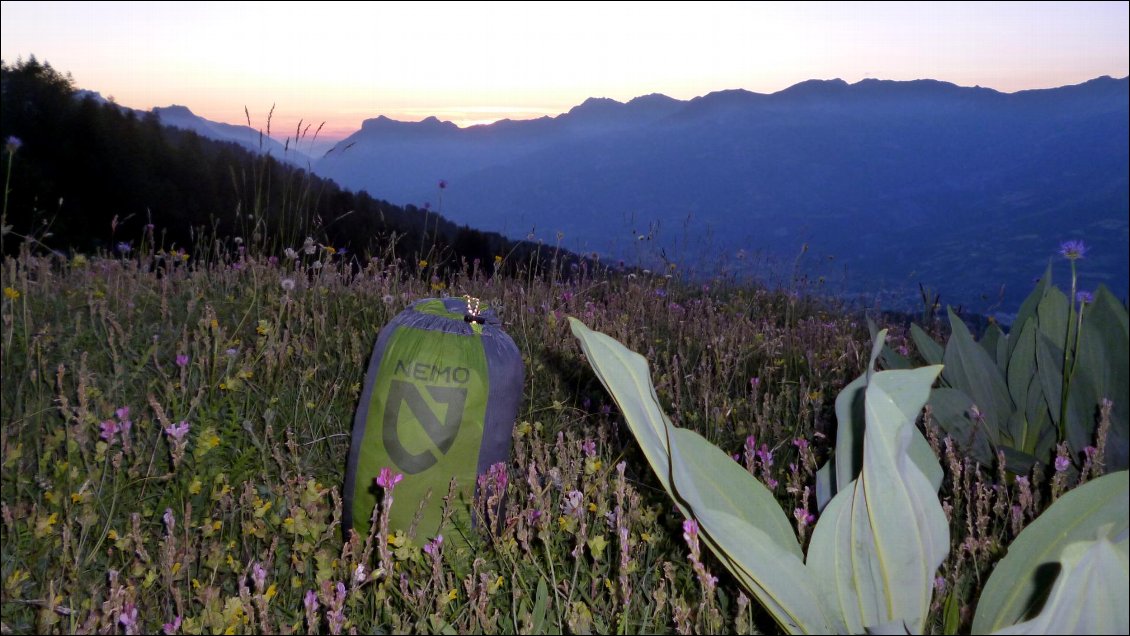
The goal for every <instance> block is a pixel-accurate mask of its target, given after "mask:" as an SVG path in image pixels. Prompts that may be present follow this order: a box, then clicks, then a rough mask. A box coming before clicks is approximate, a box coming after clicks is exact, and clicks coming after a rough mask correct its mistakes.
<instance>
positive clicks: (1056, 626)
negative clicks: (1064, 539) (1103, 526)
mask: <svg viewBox="0 0 1130 636" xmlns="http://www.w3.org/2000/svg"><path fill="white" fill-rule="evenodd" d="M1059 563H1060V567H1061V571H1060V574H1059V576H1058V577H1057V578H1056V581H1055V585H1054V586H1053V587H1052V591H1051V594H1050V596H1049V597H1048V601H1047V603H1045V604H1044V608H1043V609H1042V610H1041V611H1040V613H1039V614H1038V615H1037V616H1036V618H1034V619H1032V620H1030V621H1027V622H1024V623H1020V624H1018V625H1013V626H1012V627H1006V628H1004V629H1001V630H998V631H997V632H994V633H996V634H1126V633H1130V618H1128V615H1127V611H1126V599H1127V597H1130V553H1128V551H1127V539H1126V536H1125V534H1123V536H1122V538H1121V540H1120V541H1117V540H1116V541H1115V542H1112V541H1111V538H1110V537H1107V536H1105V535H1104V536H1100V537H1099V538H1098V539H1097V540H1095V541H1078V542H1076V543H1072V544H1069V545H1067V546H1065V547H1064V548H1063V555H1062V556H1061V557H1060V559H1059Z"/></svg>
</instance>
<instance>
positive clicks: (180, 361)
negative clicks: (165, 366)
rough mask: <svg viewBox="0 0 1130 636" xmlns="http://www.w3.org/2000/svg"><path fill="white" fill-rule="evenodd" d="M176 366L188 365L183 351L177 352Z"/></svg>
mask: <svg viewBox="0 0 1130 636" xmlns="http://www.w3.org/2000/svg"><path fill="white" fill-rule="evenodd" d="M177 366H178V367H186V366H188V356H186V355H184V354H183V353H178V354H177Z"/></svg>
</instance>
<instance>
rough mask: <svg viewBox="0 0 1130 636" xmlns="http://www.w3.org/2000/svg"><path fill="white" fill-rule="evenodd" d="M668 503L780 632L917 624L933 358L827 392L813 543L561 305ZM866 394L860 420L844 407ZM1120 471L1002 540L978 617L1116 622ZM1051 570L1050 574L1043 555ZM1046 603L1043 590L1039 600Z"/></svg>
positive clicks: (932, 524)
mask: <svg viewBox="0 0 1130 636" xmlns="http://www.w3.org/2000/svg"><path fill="white" fill-rule="evenodd" d="M570 323H571V327H572V331H573V334H574V335H575V336H576V337H577V339H578V340H579V341H580V344H581V348H582V350H583V351H584V353H585V355H586V356H587V358H588V361H589V363H590V364H591V365H592V368H593V370H594V371H595V372H596V375H597V377H598V378H599V379H600V380H601V382H602V383H603V384H604V386H605V388H606V389H607V390H608V392H609V393H611V394H612V397H613V398H614V399H615V401H616V403H617V405H618V406H619V407H620V410H621V412H622V413H623V415H624V419H625V420H626V422H627V424H628V426H629V427H630V428H631V430H632V432H633V433H634V435H635V437H636V440H637V441H638V442H639V444H640V446H641V448H642V449H643V452H644V455H645V456H646V457H647V460H648V462H649V464H650V465H651V467H652V469H653V470H654V471H655V473H656V475H657V476H658V478H659V482H660V483H661V484H662V485H663V487H664V489H666V491H667V493H668V495H669V496H670V497H671V498H672V500H673V501H674V503H675V505H676V507H677V508H678V509H679V510H680V512H682V514H683V515H684V516H685V517H686V518H687V519H689V520H694V521H696V522H697V526H698V533H699V536H700V538H701V539H702V540H703V541H704V542H705V543H706V545H707V546H709V547H710V549H711V550H712V551H713V553H714V554H715V555H716V556H717V557H718V560H719V561H720V562H721V563H722V565H723V566H724V567H726V568H727V569H728V570H729V572H730V573H731V574H733V576H734V578H735V579H736V580H737V581H738V583H739V584H740V585H741V586H742V587H743V588H744V589H745V590H746V591H747V592H748V593H749V594H751V595H752V596H753V597H755V598H756V599H757V600H758V601H759V602H760V603H761V605H762V606H764V608H765V609H766V610H767V611H768V612H769V614H770V615H772V617H773V618H774V620H776V622H777V623H778V624H779V625H780V626H781V628H782V629H784V630H785V631H787V632H789V633H832V632H835V633H863V632H872V633H875V632H888V633H892V632H898V633H907V632H911V633H921V632H923V631H924V630H925V627H926V624H925V623H926V617H927V613H928V611H929V608H930V602H931V597H932V594H933V585H934V577H935V574H936V572H937V569H938V567H939V566H940V565H941V563H942V561H943V560H944V559H945V558H946V555H947V553H948V552H949V544H950V538H949V525H948V523H947V520H946V517H945V514H944V512H943V510H942V506H941V504H940V503H939V501H938V496H937V491H938V488H939V485H940V483H941V475H942V471H941V467H940V466H939V464H938V460H937V458H936V457H935V456H934V455H933V453H932V452H931V450H930V447H929V445H928V444H927V443H926V441H925V439H924V438H923V437H922V435H921V433H920V432H919V431H918V429H917V427H916V426H915V420H916V418H917V416H918V414H919V412H920V411H921V410H922V407H923V405H924V404H925V403H926V401H927V399H928V398H929V396H930V389H931V386H932V385H933V383H934V381H935V379H936V378H937V377H938V375H939V373H940V372H941V371H942V366H941V365H933V366H929V367H923V368H920V369H913V370H895V371H875V370H874V369H875V361H876V359H877V357H878V356H879V354H880V352H881V350H882V343H883V341H884V338H883V336H884V335H885V334H880V337H878V338H876V343H877V345H876V346H875V347H873V349H872V355H871V361H870V364H869V367H868V370H867V372H866V373H865V374H863V375H862V376H861V377H860V378H859V379H857V380H855V381H854V382H852V383H851V384H850V385H849V386H848V387H847V389H845V391H844V393H843V394H841V396H840V399H839V400H837V409H836V410H837V415H838V417H839V431H838V434H839V435H840V437H839V439H837V446H836V456H835V462H834V463H833V464H829V465H828V466H825V467H824V468H823V469H822V470H821V473H822V475H821V484H822V485H821V487H822V488H823V491H824V492H823V495H824V498H825V501H824V504H825V505H824V507H823V512H822V514H821V518H820V520H819V522H818V523H817V524H816V528H815V530H814V531H813V534H812V539H811V543H810V545H809V549H808V554H807V555H805V554H804V552H803V550H802V547H801V544H800V543H799V542H798V540H797V537H796V535H795V534H794V531H793V529H792V526H791V525H790V523H789V521H788V518H787V517H786V515H785V513H784V511H783V510H782V509H781V507H780V505H779V504H778V503H777V501H776V499H775V498H774V497H773V494H772V493H771V492H770V491H769V490H768V489H767V488H766V487H765V486H764V485H762V483H761V482H759V481H758V480H757V479H756V478H754V477H753V476H752V475H751V474H750V473H749V472H747V471H746V470H745V469H743V468H742V467H741V466H740V465H739V464H738V463H737V462H735V461H733V460H732V459H731V458H730V457H729V456H728V455H726V453H725V452H723V451H722V450H721V449H719V448H717V447H716V446H714V445H713V444H711V443H710V442H708V441H706V439H705V438H703V437H702V436H701V435H699V434H697V433H695V432H694V431H691V430H688V429H684V428H679V427H677V426H674V425H673V424H672V423H671V421H670V420H669V419H668V417H667V416H666V415H665V414H664V413H663V411H662V409H661V408H660V406H659V400H658V398H657V396H656V394H655V389H654V387H653V385H652V383H651V378H650V373H649V370H648V365H647V361H646V360H645V359H644V358H643V357H642V356H640V355H639V354H637V353H634V352H632V351H630V350H629V349H627V348H626V347H624V346H623V345H621V344H620V343H619V342H617V341H616V340H615V339H613V338H610V337H608V336H606V335H604V334H601V333H598V332H594V331H592V330H590V329H589V328H588V327H586V326H585V325H584V324H583V323H581V322H580V321H578V320H576V319H572V318H571V319H570ZM859 400H861V401H862V414H863V421H862V422H858V421H855V420H856V417H855V415H854V414H855V413H858V412H859V411H857V410H856V409H855V408H853V407H854V406H856V405H857V404H858V403H859V402H858V401H859ZM1128 491H1130V481H1128V479H1127V472H1126V471H1122V472H1119V473H1112V474H1108V475H1106V476H1104V477H1101V478H1099V479H1096V480H1094V481H1092V482H1089V483H1088V484H1086V485H1084V486H1082V487H1080V488H1077V489H1075V490H1073V491H1071V492H1070V493H1068V494H1067V495H1065V496H1063V497H1062V498H1060V499H1059V500H1058V501H1057V502H1056V503H1055V504H1053V505H1052V506H1051V507H1050V508H1049V509H1048V510H1047V511H1045V512H1044V514H1043V515H1041V516H1040V517H1039V518H1038V519H1037V520H1036V521H1034V522H1033V523H1032V524H1031V525H1030V526H1029V527H1028V528H1026V529H1025V530H1024V531H1023V532H1022V533H1021V534H1020V535H1019V536H1018V537H1017V539H1016V541H1015V542H1014V543H1013V546H1012V548H1011V549H1010V551H1009V553H1008V555H1006V556H1005V557H1004V559H1002V560H1001V562H1000V563H999V564H998V566H997V568H996V571H995V572H994V574H993V576H992V577H991V578H990V579H989V581H988V583H987V584H986V586H985V588H984V592H983V596H982V601H981V603H980V604H979V607H978V612H977V615H976V617H975V621H974V631H978V632H980V631H1000V632H1001V633H1067V632H1075V633H1103V632H1107V631H1115V632H1122V633H1125V632H1126V631H1127V629H1128V628H1130V625H1128V619H1127V615H1126V611H1125V605H1126V604H1125V599H1126V598H1127V594H1128V593H1130V584H1128V583H1127V580H1128V577H1127V574H1128V567H1127V546H1128V543H1127V535H1128V516H1130V515H1128V504H1127V494H1128ZM1057 565H1058V567H1059V568H1060V572H1059V575H1058V576H1056V577H1054V583H1053V582H1052V581H1049V578H1050V577H1048V576H1047V572H1048V567H1052V568H1055V567H1056V566H1057ZM1045 598H1046V601H1045V602H1044V603H1043V605H1042V607H1039V608H1037V607H1036V605H1038V601H1039V600H1041V599H1045Z"/></svg>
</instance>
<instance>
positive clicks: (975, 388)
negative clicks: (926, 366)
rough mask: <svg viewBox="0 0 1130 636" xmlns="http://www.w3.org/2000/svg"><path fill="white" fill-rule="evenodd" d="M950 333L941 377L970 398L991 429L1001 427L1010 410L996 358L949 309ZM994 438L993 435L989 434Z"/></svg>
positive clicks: (1010, 406) (1010, 403)
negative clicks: (992, 356)
mask: <svg viewBox="0 0 1130 636" xmlns="http://www.w3.org/2000/svg"><path fill="white" fill-rule="evenodd" d="M949 317H950V328H951V331H952V333H951V335H950V340H949V342H948V343H946V352H945V356H944V358H943V359H944V360H945V365H946V368H945V371H944V372H943V374H942V376H943V378H945V380H946V382H947V383H948V384H949V385H950V386H951V387H953V388H955V389H961V390H962V391H964V392H965V394H966V395H968V396H969V397H971V398H973V403H974V404H976V405H977V408H978V409H979V410H980V411H981V414H982V415H984V416H985V422H986V425H987V426H989V427H990V428H991V430H994V431H997V430H1000V428H1001V426H1003V425H1004V423H1005V421H1006V420H1007V418H1008V414H1009V413H1011V412H1012V401H1011V400H1010V399H1009V396H1008V386H1007V385H1005V382H1004V378H1003V377H1001V374H1000V371H999V370H998V369H997V364H996V361H995V360H994V359H993V358H991V357H989V354H988V353H986V352H985V349H983V348H982V347H981V345H979V344H977V342H976V341H975V340H973V336H972V335H971V334H970V333H969V328H968V327H966V326H965V323H964V322H962V321H961V319H960V318H958V317H957V314H955V313H954V312H953V310H952V309H951V310H950V312H949ZM990 437H996V434H990Z"/></svg>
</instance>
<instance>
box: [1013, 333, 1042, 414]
mask: <svg viewBox="0 0 1130 636" xmlns="http://www.w3.org/2000/svg"><path fill="white" fill-rule="evenodd" d="M1008 339H1009V341H1010V342H1011V344H1012V345H1013V349H1012V356H1011V357H1010V358H1009V359H1008V368H1007V373H1006V377H1007V379H1008V393H1009V395H1011V396H1012V404H1013V407H1014V408H1016V409H1017V410H1023V409H1025V408H1027V405H1028V388H1029V387H1030V386H1031V385H1032V378H1034V377H1036V321H1035V320H1029V321H1028V322H1027V323H1025V325H1024V327H1023V328H1022V329H1020V330H1019V331H1014V332H1013V333H1012V335H1010V336H1009V338H1008ZM1028 416H1029V418H1030V417H1032V414H1031V413H1029V414H1028Z"/></svg>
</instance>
